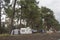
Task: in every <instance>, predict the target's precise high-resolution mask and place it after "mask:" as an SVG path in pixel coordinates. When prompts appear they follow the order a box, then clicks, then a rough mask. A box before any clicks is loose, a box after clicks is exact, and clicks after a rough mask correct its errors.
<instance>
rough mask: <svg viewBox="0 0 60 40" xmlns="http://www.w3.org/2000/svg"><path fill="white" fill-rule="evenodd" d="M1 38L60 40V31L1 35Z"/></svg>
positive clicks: (2, 39) (12, 39)
mask: <svg viewBox="0 0 60 40" xmlns="http://www.w3.org/2000/svg"><path fill="white" fill-rule="evenodd" d="M0 40H60V33H53V34H46V33H35V34H28V35H27V34H26V35H14V36H0Z"/></svg>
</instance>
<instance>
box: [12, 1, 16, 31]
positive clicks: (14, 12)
mask: <svg viewBox="0 0 60 40" xmlns="http://www.w3.org/2000/svg"><path fill="white" fill-rule="evenodd" d="M16 1H17V0H15V1H14V5H13V13H12V17H11V30H12V29H14V26H13V25H14V24H13V22H14V15H15V5H16Z"/></svg>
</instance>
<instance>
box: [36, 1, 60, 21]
mask: <svg viewBox="0 0 60 40" xmlns="http://www.w3.org/2000/svg"><path fill="white" fill-rule="evenodd" d="M37 1H39V7H41V6H46V7H48V8H50V9H51V10H53V11H54V15H55V17H56V19H57V20H58V21H59V22H60V0H37Z"/></svg>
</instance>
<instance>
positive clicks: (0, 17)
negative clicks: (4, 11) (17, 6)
mask: <svg viewBox="0 0 60 40" xmlns="http://www.w3.org/2000/svg"><path fill="white" fill-rule="evenodd" d="M0 30H1V1H0ZM0 33H1V31H0Z"/></svg>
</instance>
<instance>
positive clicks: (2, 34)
mask: <svg viewBox="0 0 60 40" xmlns="http://www.w3.org/2000/svg"><path fill="white" fill-rule="evenodd" d="M0 36H10V34H0Z"/></svg>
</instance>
